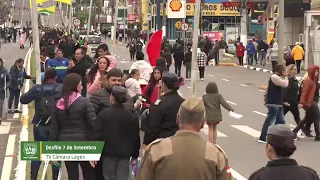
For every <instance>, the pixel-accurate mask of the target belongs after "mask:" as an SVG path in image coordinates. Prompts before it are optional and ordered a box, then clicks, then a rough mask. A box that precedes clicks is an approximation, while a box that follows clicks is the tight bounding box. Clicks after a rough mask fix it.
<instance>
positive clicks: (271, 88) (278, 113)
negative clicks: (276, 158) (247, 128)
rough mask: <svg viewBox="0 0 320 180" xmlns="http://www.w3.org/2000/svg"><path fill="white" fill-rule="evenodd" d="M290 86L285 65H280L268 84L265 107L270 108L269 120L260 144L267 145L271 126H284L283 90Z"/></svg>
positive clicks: (263, 128) (265, 124)
mask: <svg viewBox="0 0 320 180" xmlns="http://www.w3.org/2000/svg"><path fill="white" fill-rule="evenodd" d="M288 84H289V80H288V78H287V72H286V69H285V67H284V66H283V65H278V66H277V67H276V68H275V73H274V74H272V75H271V77H270V79H269V83H268V89H267V91H266V95H265V105H266V106H267V108H268V114H267V118H266V120H265V121H264V123H263V126H262V130H261V135H260V138H259V142H260V143H266V138H267V131H268V128H269V126H270V125H272V124H273V123H275V124H284V123H285V121H284V115H283V90H282V88H286V87H287V86H288Z"/></svg>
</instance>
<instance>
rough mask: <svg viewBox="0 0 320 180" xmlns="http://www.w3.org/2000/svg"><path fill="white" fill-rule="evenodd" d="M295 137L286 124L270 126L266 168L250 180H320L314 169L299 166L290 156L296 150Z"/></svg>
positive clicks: (257, 172) (254, 174) (253, 175)
mask: <svg viewBox="0 0 320 180" xmlns="http://www.w3.org/2000/svg"><path fill="white" fill-rule="evenodd" d="M294 139H295V135H294V133H293V132H292V130H291V129H290V128H289V127H287V126H286V125H284V124H277V125H273V126H270V127H269V128H268V131H267V145H266V148H265V150H266V155H267V157H268V158H269V159H270V161H269V162H268V163H267V165H266V167H263V168H261V169H259V170H257V171H256V172H254V173H253V174H252V175H251V176H250V178H249V180H319V177H318V175H317V172H315V171H314V170H313V169H311V168H308V167H304V166H299V165H298V163H297V162H296V161H295V160H294V159H290V156H291V155H292V154H293V153H294V151H295V150H296V146H295V144H294Z"/></svg>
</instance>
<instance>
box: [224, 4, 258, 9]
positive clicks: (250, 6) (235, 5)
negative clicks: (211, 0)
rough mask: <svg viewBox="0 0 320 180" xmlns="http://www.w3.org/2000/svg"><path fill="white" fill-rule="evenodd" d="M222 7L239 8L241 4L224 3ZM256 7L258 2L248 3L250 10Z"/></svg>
mask: <svg viewBox="0 0 320 180" xmlns="http://www.w3.org/2000/svg"><path fill="white" fill-rule="evenodd" d="M222 5H223V6H224V7H239V6H240V2H222ZM255 5H256V2H248V3H247V7H248V9H253V8H254V6H255Z"/></svg>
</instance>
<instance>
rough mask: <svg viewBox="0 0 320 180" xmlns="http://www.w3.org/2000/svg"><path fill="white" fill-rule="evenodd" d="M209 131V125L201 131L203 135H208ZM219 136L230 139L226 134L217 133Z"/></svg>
mask: <svg viewBox="0 0 320 180" xmlns="http://www.w3.org/2000/svg"><path fill="white" fill-rule="evenodd" d="M208 129H209V127H208V125H204V127H203V129H201V131H202V132H203V133H205V134H206V135H208ZM217 136H218V137H228V136H227V135H225V134H223V133H222V132H219V131H217Z"/></svg>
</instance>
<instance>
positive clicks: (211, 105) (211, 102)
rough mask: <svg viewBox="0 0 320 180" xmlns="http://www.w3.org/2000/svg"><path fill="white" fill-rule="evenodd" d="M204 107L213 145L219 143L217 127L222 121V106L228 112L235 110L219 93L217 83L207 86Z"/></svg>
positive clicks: (209, 135) (203, 97)
mask: <svg viewBox="0 0 320 180" xmlns="http://www.w3.org/2000/svg"><path fill="white" fill-rule="evenodd" d="M202 99H203V102H204V106H205V108H206V113H205V118H206V122H207V124H208V127H209V128H208V129H209V132H208V137H209V141H210V142H212V143H215V144H216V142H217V125H218V124H219V122H220V121H222V113H221V108H220V105H222V106H223V107H224V108H225V109H227V110H228V111H234V110H233V108H232V107H231V106H230V105H229V104H228V103H227V102H226V101H225V100H224V99H223V97H222V95H221V94H220V93H219V91H218V86H217V84H216V83H215V82H210V83H208V84H207V86H206V94H204V95H203V96H202Z"/></svg>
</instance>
